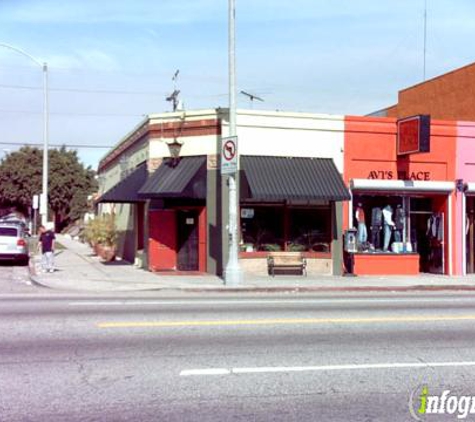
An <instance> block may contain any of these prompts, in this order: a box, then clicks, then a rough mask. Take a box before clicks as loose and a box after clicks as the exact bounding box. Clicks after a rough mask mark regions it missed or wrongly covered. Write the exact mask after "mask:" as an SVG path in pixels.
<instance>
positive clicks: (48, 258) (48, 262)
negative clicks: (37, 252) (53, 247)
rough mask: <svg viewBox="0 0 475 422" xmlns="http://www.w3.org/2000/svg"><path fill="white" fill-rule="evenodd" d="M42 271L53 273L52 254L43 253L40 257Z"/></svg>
mask: <svg viewBox="0 0 475 422" xmlns="http://www.w3.org/2000/svg"><path fill="white" fill-rule="evenodd" d="M41 265H42V267H43V271H54V252H45V253H44V254H43V256H42V257H41Z"/></svg>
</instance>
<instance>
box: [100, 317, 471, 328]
mask: <svg viewBox="0 0 475 422" xmlns="http://www.w3.org/2000/svg"><path fill="white" fill-rule="evenodd" d="M473 320H475V315H427V316H422V315H413V316H400V317H369V318H277V319H241V320H207V321H206V320H203V321H199V320H198V321H196V320H195V321H116V322H100V323H97V324H96V325H97V327H98V328H151V327H160V328H171V327H225V326H251V325H299V324H308V325H319V324H372V323H384V322H387V323H392V322H440V321H442V322H443V321H473Z"/></svg>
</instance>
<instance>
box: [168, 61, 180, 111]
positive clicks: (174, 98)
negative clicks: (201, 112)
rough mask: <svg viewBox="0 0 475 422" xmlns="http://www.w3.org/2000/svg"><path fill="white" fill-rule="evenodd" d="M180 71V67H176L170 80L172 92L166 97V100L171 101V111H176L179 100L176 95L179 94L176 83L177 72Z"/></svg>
mask: <svg viewBox="0 0 475 422" xmlns="http://www.w3.org/2000/svg"><path fill="white" fill-rule="evenodd" d="M179 73H180V69H177V70H176V72H175V73H174V74H173V77H172V81H173V92H172V93H171V94H170V95H169V96H168V97H167V98H166V100H167V101H169V102H171V103H172V107H173V111H177V109H178V106H179V105H180V100H179V99H178V95H179V94H180V90H179V89H176V83H177V80H178V74H179Z"/></svg>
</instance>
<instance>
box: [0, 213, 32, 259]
mask: <svg viewBox="0 0 475 422" xmlns="http://www.w3.org/2000/svg"><path fill="white" fill-rule="evenodd" d="M7 260H8V261H12V262H16V263H19V264H21V265H28V261H29V252H28V240H27V234H26V231H25V229H24V227H23V226H22V225H21V224H15V223H6V222H0V261H7Z"/></svg>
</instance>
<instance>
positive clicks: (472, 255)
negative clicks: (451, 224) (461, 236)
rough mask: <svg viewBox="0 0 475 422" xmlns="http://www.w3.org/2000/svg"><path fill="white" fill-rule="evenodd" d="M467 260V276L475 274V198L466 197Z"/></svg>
mask: <svg viewBox="0 0 475 422" xmlns="http://www.w3.org/2000/svg"><path fill="white" fill-rule="evenodd" d="M466 204H467V205H466V220H465V224H466V226H465V237H466V240H465V241H466V243H465V244H466V254H467V256H466V260H467V266H466V268H467V274H473V273H475V197H473V196H467V197H466Z"/></svg>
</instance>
